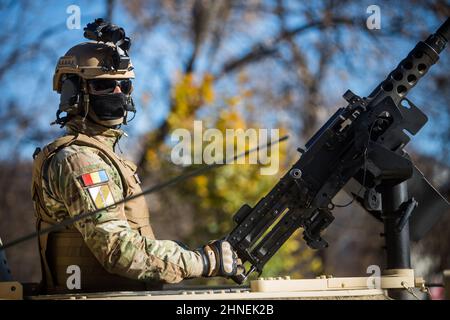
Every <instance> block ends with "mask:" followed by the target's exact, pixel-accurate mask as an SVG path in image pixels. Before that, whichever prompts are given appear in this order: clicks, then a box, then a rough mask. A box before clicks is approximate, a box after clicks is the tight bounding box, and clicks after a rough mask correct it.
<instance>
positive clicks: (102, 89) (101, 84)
mask: <svg viewBox="0 0 450 320" xmlns="http://www.w3.org/2000/svg"><path fill="white" fill-rule="evenodd" d="M89 86H90V89H91V91H92V93H97V94H105V93H112V92H113V91H114V89H115V88H116V87H117V86H118V87H120V90H121V91H122V92H123V93H125V94H130V93H131V90H132V88H133V86H132V82H131V80H129V79H126V80H115V79H97V80H90V81H89Z"/></svg>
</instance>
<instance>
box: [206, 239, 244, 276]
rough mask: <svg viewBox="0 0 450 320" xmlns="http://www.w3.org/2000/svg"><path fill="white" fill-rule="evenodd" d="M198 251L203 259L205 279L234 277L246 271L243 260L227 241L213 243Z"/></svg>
mask: <svg viewBox="0 0 450 320" xmlns="http://www.w3.org/2000/svg"><path fill="white" fill-rule="evenodd" d="M198 251H199V252H200V254H201V255H202V258H203V276H204V277H216V276H221V277H232V276H236V275H238V274H240V273H242V272H243V271H244V267H243V265H242V261H241V259H239V258H238V256H237V254H236V252H235V251H234V250H233V248H232V247H231V245H230V243H229V242H228V241H226V240H215V241H211V242H210V243H208V244H207V245H205V246H204V247H202V248H201V249H199V250H198Z"/></svg>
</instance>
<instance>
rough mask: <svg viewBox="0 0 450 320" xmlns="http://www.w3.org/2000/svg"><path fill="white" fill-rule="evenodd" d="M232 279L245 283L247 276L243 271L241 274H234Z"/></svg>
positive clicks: (238, 282)
mask: <svg viewBox="0 0 450 320" xmlns="http://www.w3.org/2000/svg"><path fill="white" fill-rule="evenodd" d="M231 280H233V281H234V282H236V283H237V284H243V283H244V282H245V280H247V276H246V275H245V274H243V273H241V274H237V275H235V276H232V277H231Z"/></svg>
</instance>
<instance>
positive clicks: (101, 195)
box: [87, 184, 114, 209]
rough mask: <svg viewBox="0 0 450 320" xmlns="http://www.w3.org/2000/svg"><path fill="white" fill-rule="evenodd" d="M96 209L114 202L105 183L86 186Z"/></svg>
mask: <svg viewBox="0 0 450 320" xmlns="http://www.w3.org/2000/svg"><path fill="white" fill-rule="evenodd" d="M87 189H88V191H89V195H90V196H91V199H92V201H93V202H94V204H95V207H96V208H97V209H101V208H104V207H107V206H110V205H112V204H114V198H113V195H112V192H111V189H109V186H108V185H107V184H102V185H99V186H95V187H90V188H87Z"/></svg>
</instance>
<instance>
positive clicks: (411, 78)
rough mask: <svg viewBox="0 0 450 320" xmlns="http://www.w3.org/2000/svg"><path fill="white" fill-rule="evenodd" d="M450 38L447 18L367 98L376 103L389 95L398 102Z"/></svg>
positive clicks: (425, 71) (435, 58) (449, 26)
mask: <svg viewBox="0 0 450 320" xmlns="http://www.w3.org/2000/svg"><path fill="white" fill-rule="evenodd" d="M449 38H450V19H447V20H446V21H445V22H444V23H443V24H442V25H441V26H440V27H439V29H438V30H437V31H436V33H434V34H432V35H430V36H429V37H428V38H427V39H426V40H425V41H420V42H419V43H418V44H417V45H416V46H415V47H414V49H412V50H411V52H409V53H408V55H407V56H406V58H404V59H403V60H402V61H401V62H400V63H399V64H398V66H397V67H396V68H395V69H394V70H393V71H392V72H391V73H389V75H388V76H387V78H386V79H385V80H384V81H383V82H381V83H380V84H379V85H378V86H377V87H376V88H375V90H374V91H372V93H371V94H370V95H369V98H371V99H372V100H373V102H374V103H375V104H376V103H378V102H379V101H381V100H383V99H384V98H386V97H387V96H390V97H391V98H392V99H393V100H394V102H395V103H396V104H398V103H399V102H400V101H401V100H402V99H403V98H404V97H405V96H406V95H407V94H408V92H409V90H411V88H413V87H414V86H415V85H416V84H417V82H419V80H420V78H422V77H423V76H424V75H425V74H426V73H427V72H428V70H429V69H430V67H431V66H432V65H434V64H435V63H436V62H437V61H438V60H439V53H441V52H442V50H444V48H445V46H446V44H447V42H448V39H449Z"/></svg>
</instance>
